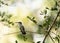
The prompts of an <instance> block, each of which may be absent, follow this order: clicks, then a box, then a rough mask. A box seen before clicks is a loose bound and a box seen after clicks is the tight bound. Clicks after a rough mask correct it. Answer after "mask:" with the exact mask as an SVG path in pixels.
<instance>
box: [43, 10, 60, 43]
mask: <svg viewBox="0 0 60 43" xmlns="http://www.w3.org/2000/svg"><path fill="white" fill-rule="evenodd" d="M59 14H60V10H59V12H58V13H57V16H56V18H55V19H54V21H53V23H52V25H51V26H50V27H49V31H48V32H47V34H46V36H45V38H44V40H43V43H45V40H46V38H47V36H48V35H49V33H50V31H51V30H52V27H53V25H54V24H55V22H56V20H57V18H58V16H59Z"/></svg>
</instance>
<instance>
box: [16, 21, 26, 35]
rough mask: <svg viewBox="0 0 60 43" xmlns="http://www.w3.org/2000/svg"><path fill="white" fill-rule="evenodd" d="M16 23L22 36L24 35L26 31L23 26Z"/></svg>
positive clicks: (20, 23)
mask: <svg viewBox="0 0 60 43" xmlns="http://www.w3.org/2000/svg"><path fill="white" fill-rule="evenodd" d="M17 23H18V24H19V29H20V31H21V32H22V34H23V35H25V34H26V31H25V28H24V26H23V25H22V22H17Z"/></svg>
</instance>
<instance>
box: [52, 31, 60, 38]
mask: <svg viewBox="0 0 60 43" xmlns="http://www.w3.org/2000/svg"><path fill="white" fill-rule="evenodd" d="M52 33H53V34H55V33H54V32H52ZM55 35H56V36H58V37H59V38H60V36H59V35H57V34H55Z"/></svg>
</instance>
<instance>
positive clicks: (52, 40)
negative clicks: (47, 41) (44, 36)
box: [49, 35, 55, 43]
mask: <svg viewBox="0 0 60 43" xmlns="http://www.w3.org/2000/svg"><path fill="white" fill-rule="evenodd" d="M49 37H50V38H51V40H52V42H53V43H55V42H54V40H53V38H52V37H51V36H50V35H49Z"/></svg>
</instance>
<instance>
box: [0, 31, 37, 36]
mask: <svg viewBox="0 0 60 43" xmlns="http://www.w3.org/2000/svg"><path fill="white" fill-rule="evenodd" d="M20 32H21V31H18V32H11V33H8V34H3V35H0V36H6V35H12V34H20ZM26 32H28V33H37V32H30V31H26ZM37 34H38V33H37Z"/></svg>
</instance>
